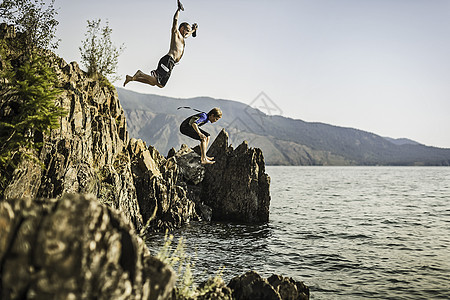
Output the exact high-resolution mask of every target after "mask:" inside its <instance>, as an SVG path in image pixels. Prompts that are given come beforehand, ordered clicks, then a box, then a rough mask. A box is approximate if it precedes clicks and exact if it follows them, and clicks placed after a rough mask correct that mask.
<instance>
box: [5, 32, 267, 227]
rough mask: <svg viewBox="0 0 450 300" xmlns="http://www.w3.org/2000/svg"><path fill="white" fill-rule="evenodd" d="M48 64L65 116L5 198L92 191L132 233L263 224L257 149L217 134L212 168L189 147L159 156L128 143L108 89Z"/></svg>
mask: <svg viewBox="0 0 450 300" xmlns="http://www.w3.org/2000/svg"><path fill="white" fill-rule="evenodd" d="M14 33H15V31H14V30H12V29H11V28H10V27H6V29H5V28H4V30H3V34H1V35H0V36H3V37H4V38H5V39H6V40H8V39H13V38H14ZM2 59H4V58H2ZM48 61H49V63H50V64H51V65H52V66H53V68H54V69H55V71H56V74H57V76H58V81H59V88H60V89H61V90H62V94H61V95H59V96H58V99H57V103H58V104H59V105H60V106H61V107H63V108H64V109H65V110H66V111H67V115H66V116H65V117H62V118H61V120H60V128H59V129H57V130H53V131H52V132H51V134H50V135H44V136H43V137H42V140H43V145H44V146H43V147H42V149H41V150H40V152H39V153H36V156H37V158H38V160H37V161H30V160H28V161H24V162H22V164H20V165H19V166H18V167H17V168H16V170H15V171H14V174H13V176H12V180H11V182H10V183H9V185H8V186H7V187H6V189H5V190H4V193H3V197H4V198H5V199H13V198H32V199H34V198H60V197H61V196H62V195H64V194H72V193H81V194H92V195H94V196H95V197H96V198H97V199H98V200H99V201H100V202H102V203H104V204H106V205H109V206H111V207H113V208H115V209H118V210H119V211H121V212H122V213H123V214H124V215H125V216H126V217H127V218H128V219H129V220H130V221H131V222H132V223H133V224H134V226H135V228H136V229H137V230H141V229H142V228H143V227H144V225H148V228H150V229H152V230H164V229H173V228H178V227H180V226H182V225H183V224H186V223H187V222H189V221H190V220H196V219H202V220H217V221H236V222H267V220H268V216H269V203H270V196H269V177H268V176H267V174H265V170H264V158H263V155H262V152H261V150H259V149H250V148H249V147H248V146H247V144H246V143H243V144H242V145H240V146H239V147H237V148H236V149H234V150H233V148H232V147H231V146H229V145H228V135H227V133H226V132H225V131H222V132H221V133H220V134H219V135H218V137H217V138H216V140H215V141H214V142H213V143H212V145H211V148H210V153H211V155H214V156H216V164H214V165H212V166H206V167H205V166H202V165H200V163H199V161H200V159H199V156H198V155H197V154H196V153H195V152H193V151H192V149H189V148H187V147H183V148H182V149H180V151H178V152H176V153H172V156H170V157H168V158H165V157H163V156H162V155H161V154H160V153H158V151H157V150H156V149H155V148H154V147H152V146H149V147H147V145H145V143H143V142H142V141H141V140H135V139H131V140H130V139H129V137H128V132H127V127H126V121H125V116H124V111H123V109H122V107H121V105H120V103H119V100H118V96H117V91H116V90H115V88H114V87H112V86H111V85H109V84H108V83H107V82H105V81H104V80H99V79H98V78H90V77H88V76H87V75H86V74H85V72H83V71H82V70H81V69H80V68H79V66H78V65H77V64H76V63H74V62H73V63H70V64H67V63H66V62H65V61H64V60H62V59H60V58H58V57H56V56H55V55H54V54H53V53H51V52H48ZM0 102H1V99H0ZM0 104H1V103H0ZM3 106H5V105H3V104H2V107H3ZM3 108H4V107H3ZM173 152H175V151H173ZM38 161H40V162H38Z"/></svg>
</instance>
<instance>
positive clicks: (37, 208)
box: [0, 195, 175, 299]
mask: <svg viewBox="0 0 450 300" xmlns="http://www.w3.org/2000/svg"><path fill="white" fill-rule="evenodd" d="M0 230H1V234H0V266H1V268H0V298H1V299H166V298H167V297H168V296H169V295H170V294H171V292H172V289H173V287H174V283H175V273H174V272H173V271H172V269H171V268H170V267H168V266H166V265H164V264H163V263H162V262H161V261H159V260H157V259H156V258H154V257H152V256H150V253H149V251H148V249H147V247H146V246H145V245H144V243H143V242H142V240H141V239H139V238H137V236H136V234H135V232H134V229H133V228H132V226H131V225H130V224H129V221H128V220H127V219H126V218H124V217H123V216H122V215H121V214H119V213H118V212H116V211H114V210H112V209H109V208H107V207H106V206H104V205H101V204H100V203H99V202H98V200H97V199H95V198H93V197H85V196H78V195H71V196H64V197H63V198H62V199H60V200H59V201H58V200H34V201H32V200H31V199H28V200H26V199H25V200H24V199H21V200H16V199H11V200H7V201H3V202H0Z"/></svg>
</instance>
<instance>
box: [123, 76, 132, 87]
mask: <svg viewBox="0 0 450 300" xmlns="http://www.w3.org/2000/svg"><path fill="white" fill-rule="evenodd" d="M132 80H133V77H131V76H129V75H127V76H126V77H125V82H124V83H123V86H124V87H125V85H126V84H127V83H128V82H130V81H132Z"/></svg>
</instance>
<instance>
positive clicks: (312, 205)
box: [149, 167, 450, 299]
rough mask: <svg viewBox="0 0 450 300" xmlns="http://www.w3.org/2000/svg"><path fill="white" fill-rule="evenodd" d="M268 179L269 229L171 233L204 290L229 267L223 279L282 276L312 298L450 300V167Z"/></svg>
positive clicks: (198, 227)
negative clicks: (305, 287) (251, 274)
mask: <svg viewBox="0 0 450 300" xmlns="http://www.w3.org/2000/svg"><path fill="white" fill-rule="evenodd" d="M266 172H267V173H268V174H269V175H270V177H271V191H270V192H271V197H272V200H271V208H270V221H269V223H268V224H264V225H258V226H248V225H237V224H221V223H219V224H217V223H214V224H204V223H193V224H191V225H189V226H187V227H185V228H183V229H181V230H178V231H176V232H174V235H175V240H177V239H178V238H179V237H181V236H182V237H183V238H184V241H185V244H186V251H187V252H188V254H189V255H191V256H192V257H193V260H194V261H195V266H194V272H195V274H196V275H197V278H198V279H197V280H198V283H200V281H201V280H202V279H205V278H207V277H209V276H214V273H215V272H216V271H217V270H218V269H219V267H220V266H224V267H225V269H224V274H223V277H224V279H225V281H226V282H228V281H229V280H230V279H231V278H232V277H234V276H237V275H242V274H244V273H245V272H246V271H248V270H255V271H257V272H258V273H259V274H261V275H262V276H263V277H268V276H270V275H271V274H273V273H276V274H279V275H283V276H288V277H293V278H294V279H296V280H300V281H303V282H304V283H305V284H306V285H308V286H309V287H310V291H311V299H450V168H445V167H442V168H439V167H429V168H428V167H267V168H266ZM162 239H163V237H162V236H161V235H157V236H154V237H153V240H152V242H150V243H149V246H150V248H151V249H155V248H157V247H158V246H159V245H161V244H162V241H161V240H162ZM153 252H154V251H153Z"/></svg>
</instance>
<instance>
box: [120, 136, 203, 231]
mask: <svg viewBox="0 0 450 300" xmlns="http://www.w3.org/2000/svg"><path fill="white" fill-rule="evenodd" d="M128 150H129V153H130V156H131V170H132V173H133V179H134V183H135V187H136V191H137V195H138V201H139V206H140V209H141V213H142V216H143V220H144V222H145V223H146V224H147V226H148V228H150V229H152V230H158V231H162V230H165V229H169V230H172V229H174V228H179V227H181V226H182V225H184V224H186V223H187V222H189V221H190V220H192V219H197V214H196V212H195V204H194V202H192V201H191V200H189V199H188V198H187V197H186V190H185V189H184V188H182V187H181V186H179V185H178V178H179V175H178V173H179V169H178V165H177V163H176V160H175V158H169V159H165V158H164V157H163V156H162V155H160V154H159V152H158V151H157V150H156V149H155V148H153V147H152V146H150V147H148V148H147V146H146V145H145V143H144V142H143V141H142V140H136V139H131V141H130V143H129V146H128Z"/></svg>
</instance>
